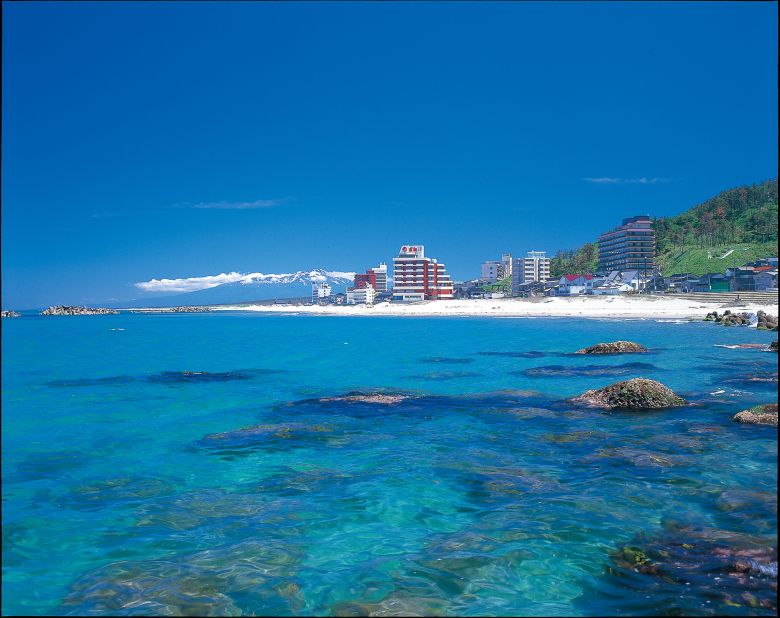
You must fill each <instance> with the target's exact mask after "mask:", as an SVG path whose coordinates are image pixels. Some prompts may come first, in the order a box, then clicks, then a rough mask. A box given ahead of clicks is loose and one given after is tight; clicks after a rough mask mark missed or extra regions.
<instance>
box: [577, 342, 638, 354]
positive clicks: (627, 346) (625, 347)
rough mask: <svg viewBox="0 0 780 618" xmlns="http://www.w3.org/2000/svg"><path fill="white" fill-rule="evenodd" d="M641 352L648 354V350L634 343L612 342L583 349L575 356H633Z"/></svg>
mask: <svg viewBox="0 0 780 618" xmlns="http://www.w3.org/2000/svg"><path fill="white" fill-rule="evenodd" d="M640 352H647V348H646V347H645V346H643V345H639V344H638V343H634V342H633V341H612V342H610V343H597V344H596V345H592V346H590V347H587V348H582V349H581V350H577V351H576V352H575V354H631V353H640Z"/></svg>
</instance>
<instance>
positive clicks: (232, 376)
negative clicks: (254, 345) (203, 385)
mask: <svg viewBox="0 0 780 618" xmlns="http://www.w3.org/2000/svg"><path fill="white" fill-rule="evenodd" d="M251 377H252V376H251V375H249V374H248V373H245V372H242V371H222V372H210V371H161V372H160V373H158V374H156V375H152V376H149V377H148V378H147V380H148V381H149V382H153V383H156V384H179V383H181V384H190V383H193V382H228V381H230V380H249V379H250V378H251Z"/></svg>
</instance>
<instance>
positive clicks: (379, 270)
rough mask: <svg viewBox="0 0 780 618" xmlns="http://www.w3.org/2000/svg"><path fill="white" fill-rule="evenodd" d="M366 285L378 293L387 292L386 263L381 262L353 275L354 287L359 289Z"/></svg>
mask: <svg viewBox="0 0 780 618" xmlns="http://www.w3.org/2000/svg"><path fill="white" fill-rule="evenodd" d="M367 285H370V286H371V287H372V288H374V290H376V291H377V292H379V293H382V292H387V264H385V263H384V262H382V263H381V264H379V266H375V267H374V268H369V269H368V270H367V271H366V272H365V273H358V274H356V275H355V289H361V288H364V287H366V286H367Z"/></svg>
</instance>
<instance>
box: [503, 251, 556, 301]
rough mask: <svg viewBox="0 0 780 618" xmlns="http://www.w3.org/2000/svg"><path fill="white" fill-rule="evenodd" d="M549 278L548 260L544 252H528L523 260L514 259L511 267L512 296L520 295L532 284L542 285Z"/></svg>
mask: <svg viewBox="0 0 780 618" xmlns="http://www.w3.org/2000/svg"><path fill="white" fill-rule="evenodd" d="M549 278H550V258H548V257H547V253H546V252H545V251H529V252H528V255H527V256H526V257H524V258H516V259H515V260H514V263H513V265H512V295H513V296H518V295H520V292H521V290H524V289H528V287H529V285H528V284H532V283H544V282H545V281H547V280H548V279H549ZM537 287H538V286H537Z"/></svg>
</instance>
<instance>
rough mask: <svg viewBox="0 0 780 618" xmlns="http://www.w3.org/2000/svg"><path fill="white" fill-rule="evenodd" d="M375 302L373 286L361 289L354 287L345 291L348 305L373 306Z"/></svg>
mask: <svg viewBox="0 0 780 618" xmlns="http://www.w3.org/2000/svg"><path fill="white" fill-rule="evenodd" d="M375 300H376V290H374V288H373V286H371V285H366V286H363V287H362V288H359V287H354V288H352V289H351V290H347V304H348V305H373V304H374V301H375Z"/></svg>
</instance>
